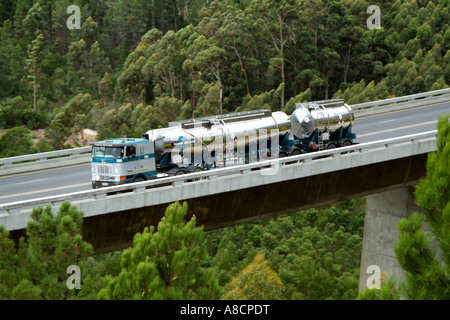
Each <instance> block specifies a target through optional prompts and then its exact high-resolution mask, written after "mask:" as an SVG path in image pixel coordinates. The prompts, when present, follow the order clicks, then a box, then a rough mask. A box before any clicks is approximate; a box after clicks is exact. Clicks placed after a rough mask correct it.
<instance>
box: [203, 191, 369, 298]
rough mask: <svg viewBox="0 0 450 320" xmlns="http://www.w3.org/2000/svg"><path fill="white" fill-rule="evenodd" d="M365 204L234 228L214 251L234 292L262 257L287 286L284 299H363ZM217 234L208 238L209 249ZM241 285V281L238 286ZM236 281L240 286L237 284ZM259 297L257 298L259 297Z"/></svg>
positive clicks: (224, 280) (218, 268) (221, 274)
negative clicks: (247, 268) (246, 271)
mask: <svg viewBox="0 0 450 320" xmlns="http://www.w3.org/2000/svg"><path fill="white" fill-rule="evenodd" d="M363 200H364V199H359V200H357V201H356V200H353V201H347V202H343V203H341V204H339V206H338V207H329V208H321V209H310V210H306V211H301V212H299V213H296V214H290V215H285V216H281V217H279V218H276V219H271V220H269V221H258V222H255V223H250V224H243V225H239V226H236V227H229V228H226V229H224V230H222V231H221V232H220V242H219V243H218V245H216V246H217V247H215V248H210V251H211V253H210V254H211V255H212V257H213V258H212V266H213V267H214V268H215V269H216V271H217V276H218V279H219V283H220V284H221V285H224V286H226V285H227V284H228V287H226V288H228V292H230V291H232V290H233V288H234V289H235V291H236V292H238V289H236V288H237V287H236V286H235V285H233V286H231V287H230V282H231V281H232V280H233V278H236V277H237V278H240V277H241V276H242V275H241V276H239V273H240V272H241V270H243V269H244V267H245V266H247V265H249V264H251V262H252V260H253V259H254V257H255V256H256V255H257V254H258V252H262V253H263V254H264V256H265V258H266V260H267V263H268V265H269V266H270V268H271V269H273V271H274V272H276V273H277V274H278V276H279V278H280V279H281V281H282V283H283V284H284V286H285V290H284V293H283V296H282V298H283V299H289V300H290V299H354V298H355V297H356V296H357V294H358V284H359V267H360V265H359V263H360V256H361V246H362V228H363V224H364V204H363ZM211 237H214V233H211V234H208V235H207V240H206V242H207V243H216V242H215V241H212V239H214V238H212V239H211ZM236 281H238V280H236ZM236 281H235V282H236ZM254 294H256V293H254Z"/></svg>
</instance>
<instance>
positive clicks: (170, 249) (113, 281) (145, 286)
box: [99, 202, 222, 300]
mask: <svg viewBox="0 0 450 320" xmlns="http://www.w3.org/2000/svg"><path fill="white" fill-rule="evenodd" d="M187 209H188V208H187V204H186V203H184V204H183V205H180V204H179V203H178V202H175V203H173V204H171V205H170V206H168V207H167V209H166V212H165V215H164V217H163V218H162V219H161V221H160V222H159V223H158V226H157V229H156V230H155V228H154V227H153V226H150V227H148V228H145V230H144V231H143V232H142V233H138V234H136V235H135V237H134V239H133V247H132V248H129V249H126V250H124V251H123V253H122V261H121V266H122V270H121V272H120V273H119V275H118V276H116V277H112V276H107V277H106V278H105V287H104V288H103V289H102V290H101V291H100V293H99V298H100V299H145V300H146V299H151V300H156V299H216V298H217V297H218V296H219V295H220V294H221V293H222V290H221V288H220V287H219V285H218V282H217V280H216V278H215V275H214V273H213V270H212V269H211V268H204V267H203V266H202V265H203V263H204V262H205V259H206V248H205V247H204V246H201V245H200V244H201V237H202V233H203V227H201V226H200V227H197V226H196V218H195V216H193V217H192V218H191V219H190V220H189V221H188V222H186V221H185V216H186V213H187Z"/></svg>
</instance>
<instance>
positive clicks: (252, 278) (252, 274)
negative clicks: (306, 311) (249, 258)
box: [222, 253, 284, 300]
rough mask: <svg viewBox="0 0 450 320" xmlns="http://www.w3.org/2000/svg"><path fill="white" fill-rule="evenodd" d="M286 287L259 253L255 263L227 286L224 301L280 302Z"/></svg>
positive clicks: (254, 260)
mask: <svg viewBox="0 0 450 320" xmlns="http://www.w3.org/2000/svg"><path fill="white" fill-rule="evenodd" d="M283 291H284V285H283V282H281V279H280V277H278V274H277V273H276V272H275V271H273V270H272V268H270V267H269V265H268V263H267V261H266V260H265V258H264V254H262V253H258V254H257V255H256V256H255V258H254V259H253V262H252V263H251V264H249V265H248V266H246V267H245V268H244V270H242V271H241V272H240V274H239V275H238V276H237V277H235V278H234V279H233V280H232V281H231V282H230V283H229V284H228V285H227V286H226V291H225V294H224V295H223V296H222V299H224V300H280V299H283Z"/></svg>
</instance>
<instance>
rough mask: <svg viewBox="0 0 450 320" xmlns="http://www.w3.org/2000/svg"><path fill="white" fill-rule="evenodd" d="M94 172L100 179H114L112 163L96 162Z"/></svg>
mask: <svg viewBox="0 0 450 320" xmlns="http://www.w3.org/2000/svg"><path fill="white" fill-rule="evenodd" d="M96 174H97V175H98V176H99V177H100V180H114V177H113V176H112V174H113V166H112V164H98V165H97V166H96ZM110 176H111V177H110Z"/></svg>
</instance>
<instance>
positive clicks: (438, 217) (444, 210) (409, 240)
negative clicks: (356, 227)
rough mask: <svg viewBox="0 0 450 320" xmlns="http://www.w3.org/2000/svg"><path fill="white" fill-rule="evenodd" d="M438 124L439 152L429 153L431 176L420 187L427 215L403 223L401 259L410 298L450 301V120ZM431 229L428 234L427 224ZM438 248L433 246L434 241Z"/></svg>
mask: <svg viewBox="0 0 450 320" xmlns="http://www.w3.org/2000/svg"><path fill="white" fill-rule="evenodd" d="M449 116H450V115H449V114H447V115H445V116H443V117H441V118H440V119H439V121H438V132H439V133H438V139H437V151H436V152H434V153H431V154H429V156H428V161H427V173H426V176H425V177H424V178H423V179H422V180H421V182H420V183H419V184H418V185H417V186H416V199H417V203H418V204H419V206H420V207H421V208H422V211H423V215H422V214H418V213H414V214H413V215H411V217H409V218H407V219H402V220H401V221H400V223H399V226H398V228H399V230H400V233H401V234H400V239H399V242H398V244H397V245H396V246H395V253H396V255H397V259H398V261H399V263H400V265H401V266H402V268H403V269H404V270H405V271H406V282H405V283H404V287H405V295H406V297H407V298H410V299H444V300H448V299H450V161H449V159H450V121H449V120H448V119H449ZM425 222H426V223H428V224H429V226H430V227H431V231H430V232H424V231H423V229H422V227H423V225H424V223H425ZM433 240H434V241H435V243H437V244H438V248H437V249H436V248H435V245H432V241H433Z"/></svg>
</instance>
